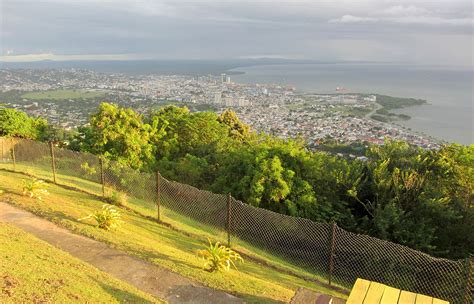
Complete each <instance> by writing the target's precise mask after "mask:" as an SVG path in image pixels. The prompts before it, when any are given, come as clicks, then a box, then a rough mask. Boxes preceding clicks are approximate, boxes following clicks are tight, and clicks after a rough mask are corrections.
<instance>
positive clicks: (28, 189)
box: [23, 178, 49, 200]
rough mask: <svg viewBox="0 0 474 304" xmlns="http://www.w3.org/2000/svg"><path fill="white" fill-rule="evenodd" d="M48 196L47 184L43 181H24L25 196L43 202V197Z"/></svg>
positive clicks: (34, 179)
mask: <svg viewBox="0 0 474 304" xmlns="http://www.w3.org/2000/svg"><path fill="white" fill-rule="evenodd" d="M48 194H49V192H48V190H46V183H45V182H44V181H43V180H41V179H37V178H33V179H31V180H23V195H26V196H29V197H31V198H37V199H38V200H41V199H42V196H43V195H48Z"/></svg>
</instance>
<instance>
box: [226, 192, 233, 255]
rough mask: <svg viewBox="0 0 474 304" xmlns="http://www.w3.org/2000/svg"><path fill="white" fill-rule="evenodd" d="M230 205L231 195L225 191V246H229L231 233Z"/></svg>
mask: <svg viewBox="0 0 474 304" xmlns="http://www.w3.org/2000/svg"><path fill="white" fill-rule="evenodd" d="M231 207H232V195H231V194H230V192H229V193H227V223H226V230H227V247H229V248H230V234H231V228H230V226H231V223H232V221H231V216H232V213H231Z"/></svg>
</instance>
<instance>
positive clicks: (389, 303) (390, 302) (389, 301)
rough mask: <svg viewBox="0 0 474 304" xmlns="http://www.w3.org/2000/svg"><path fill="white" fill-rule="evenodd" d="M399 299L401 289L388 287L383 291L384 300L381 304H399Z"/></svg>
mask: <svg viewBox="0 0 474 304" xmlns="http://www.w3.org/2000/svg"><path fill="white" fill-rule="evenodd" d="M399 297H400V289H396V288H393V287H390V286H387V287H385V290H384V291H383V296H382V300H380V304H397V303H398V298H399Z"/></svg>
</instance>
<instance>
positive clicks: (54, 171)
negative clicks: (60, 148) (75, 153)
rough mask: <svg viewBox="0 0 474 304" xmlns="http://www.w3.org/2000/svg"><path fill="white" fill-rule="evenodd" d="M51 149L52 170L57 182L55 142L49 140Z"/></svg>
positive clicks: (54, 180)
mask: <svg viewBox="0 0 474 304" xmlns="http://www.w3.org/2000/svg"><path fill="white" fill-rule="evenodd" d="M49 151H50V153H51V170H52V171H53V182H54V183H55V184H56V159H55V158H54V144H53V142H52V141H50V142H49Z"/></svg>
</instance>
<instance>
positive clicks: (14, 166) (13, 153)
mask: <svg viewBox="0 0 474 304" xmlns="http://www.w3.org/2000/svg"><path fill="white" fill-rule="evenodd" d="M11 142H12V160H13V171H16V157H15V143H14V142H13V138H12V139H11Z"/></svg>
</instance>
